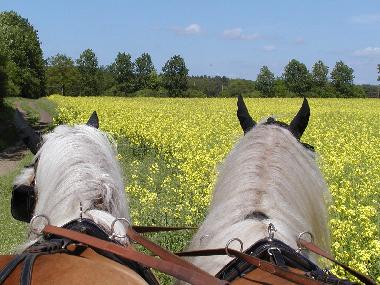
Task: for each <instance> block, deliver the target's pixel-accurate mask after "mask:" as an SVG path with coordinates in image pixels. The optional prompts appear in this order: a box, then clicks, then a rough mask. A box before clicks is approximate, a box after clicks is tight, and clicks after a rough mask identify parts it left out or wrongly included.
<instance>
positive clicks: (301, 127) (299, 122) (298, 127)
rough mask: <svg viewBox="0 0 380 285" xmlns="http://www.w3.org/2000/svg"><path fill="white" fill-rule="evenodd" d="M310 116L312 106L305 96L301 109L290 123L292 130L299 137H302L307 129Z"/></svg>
mask: <svg viewBox="0 0 380 285" xmlns="http://www.w3.org/2000/svg"><path fill="white" fill-rule="evenodd" d="M309 118H310V107H309V103H308V102H307V99H306V98H303V103H302V106H301V109H300V110H299V111H298V113H297V115H296V116H295V117H294V119H293V120H292V122H291V123H290V125H289V130H290V132H291V133H292V134H293V135H294V136H295V137H296V138H297V139H300V138H301V136H302V134H303V132H304V131H305V130H306V127H307V124H308V123H309Z"/></svg>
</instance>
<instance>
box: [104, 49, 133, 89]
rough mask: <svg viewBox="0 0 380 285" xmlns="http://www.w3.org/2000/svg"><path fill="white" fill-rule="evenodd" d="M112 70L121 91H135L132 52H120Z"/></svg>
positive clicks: (111, 67)
mask: <svg viewBox="0 0 380 285" xmlns="http://www.w3.org/2000/svg"><path fill="white" fill-rule="evenodd" d="M110 70H111V73H112V75H113V78H114V80H115V81H116V84H117V89H118V90H119V91H121V92H123V93H124V94H127V93H132V92H133V91H135V77H134V64H133V62H132V60H131V55H130V54H128V53H125V52H122V53H121V52H119V53H118V54H117V56H116V59H115V62H114V63H113V64H112V65H111V66H110Z"/></svg>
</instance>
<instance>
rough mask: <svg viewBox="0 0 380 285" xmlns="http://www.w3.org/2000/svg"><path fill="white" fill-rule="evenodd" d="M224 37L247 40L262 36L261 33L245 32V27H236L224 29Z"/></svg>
mask: <svg viewBox="0 0 380 285" xmlns="http://www.w3.org/2000/svg"><path fill="white" fill-rule="evenodd" d="M223 37H225V38H227V39H231V40H245V41H253V40H257V39H258V38H260V35H259V34H244V33H243V29H241V28H234V29H227V30H224V31H223Z"/></svg>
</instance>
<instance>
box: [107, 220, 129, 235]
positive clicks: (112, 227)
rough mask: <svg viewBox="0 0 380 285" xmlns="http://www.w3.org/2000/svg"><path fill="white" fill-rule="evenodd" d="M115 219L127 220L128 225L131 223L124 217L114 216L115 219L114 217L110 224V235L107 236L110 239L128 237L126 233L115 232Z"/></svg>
mask: <svg viewBox="0 0 380 285" xmlns="http://www.w3.org/2000/svg"><path fill="white" fill-rule="evenodd" d="M117 221H124V222H127V224H128V227H130V226H131V223H130V222H129V221H128V219H126V218H116V219H114V220H113V222H112V224H111V235H110V236H109V238H110V239H112V240H114V239H115V238H121V239H124V238H128V235H127V233H125V235H118V234H117V233H115V229H114V227H115V223H116V222H117Z"/></svg>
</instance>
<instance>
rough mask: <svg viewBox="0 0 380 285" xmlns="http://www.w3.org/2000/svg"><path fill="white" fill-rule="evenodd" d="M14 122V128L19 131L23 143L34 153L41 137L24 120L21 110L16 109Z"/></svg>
mask: <svg viewBox="0 0 380 285" xmlns="http://www.w3.org/2000/svg"><path fill="white" fill-rule="evenodd" d="M14 122H15V126H16V128H17V129H18V130H19V131H20V133H21V139H22V140H23V142H24V143H25V145H26V146H27V147H28V148H29V149H30V151H31V152H32V153H33V154H36V153H37V152H38V150H39V148H40V147H41V144H42V137H41V135H40V134H38V133H37V132H36V131H35V130H33V128H32V127H31V126H30V125H29V123H28V121H27V120H25V118H24V116H23V115H22V114H21V112H20V111H19V110H18V109H16V112H15V114H14Z"/></svg>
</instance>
